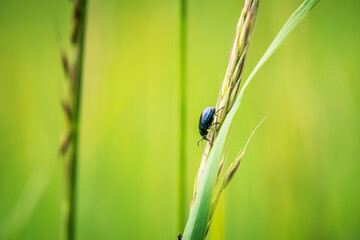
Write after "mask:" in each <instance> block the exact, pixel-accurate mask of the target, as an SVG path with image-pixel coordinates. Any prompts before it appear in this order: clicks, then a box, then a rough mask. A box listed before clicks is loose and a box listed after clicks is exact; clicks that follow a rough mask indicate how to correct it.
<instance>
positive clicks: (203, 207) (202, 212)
mask: <svg viewBox="0 0 360 240" xmlns="http://www.w3.org/2000/svg"><path fill="white" fill-rule="evenodd" d="M317 2H318V0H307V1H305V2H304V3H303V4H302V5H301V6H300V7H299V8H298V9H297V10H296V11H295V12H294V13H293V14H292V15H291V17H290V18H289V20H288V21H287V22H286V23H285V25H284V26H283V27H282V29H281V30H280V32H279V33H278V35H277V36H276V37H275V39H274V41H273V42H272V43H271V44H270V46H269V48H268V49H267V50H266V52H265V54H264V55H263V57H262V58H261V59H260V61H259V62H258V64H257V65H256V66H255V68H254V70H253V71H252V72H251V74H250V76H249V77H248V78H247V80H246V82H245V84H244V85H243V87H242V88H241V91H240V93H239V95H238V97H237V99H236V102H235V104H234V106H233V107H232V109H231V110H230V112H229V113H228V115H227V116H226V118H225V120H224V122H223V124H222V126H221V128H220V130H219V134H218V136H217V138H216V139H215V142H214V145H213V147H212V149H211V151H210V154H209V157H208V160H207V163H206V165H205V168H204V172H203V176H202V180H201V182H200V185H199V188H198V191H197V195H196V198H195V202H194V205H193V208H192V211H191V213H190V216H189V219H188V222H187V224H186V227H185V231H184V236H183V239H185V240H187V239H192V240H193V239H199V240H203V239H204V238H205V234H206V229H207V226H208V220H209V216H210V206H211V201H212V195H213V190H214V187H215V182H216V177H217V172H218V166H219V162H220V158H221V155H222V153H223V150H224V146H225V141H226V138H227V135H228V132H229V129H230V125H231V122H232V120H233V118H234V116H235V114H236V112H237V110H238V108H239V106H240V103H241V99H242V97H243V95H244V91H245V89H246V88H247V86H248V84H249V83H250V81H251V80H252V78H253V76H254V75H255V73H256V72H257V71H258V70H259V69H260V67H261V66H262V65H263V64H264V63H265V62H266V61H267V60H268V59H269V58H270V56H271V55H272V54H273V53H274V51H275V50H276V49H277V48H278V47H279V46H280V44H281V43H282V42H283V41H284V39H285V38H286V37H287V36H288V35H289V33H290V32H291V31H292V30H293V29H294V27H295V26H296V25H297V24H298V23H299V22H300V21H301V20H302V19H303V18H304V17H305V16H306V14H307V13H308V12H309V11H310V10H311V9H312V7H314V5H315V4H316V3H317Z"/></svg>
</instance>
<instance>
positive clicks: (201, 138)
mask: <svg viewBox="0 0 360 240" xmlns="http://www.w3.org/2000/svg"><path fill="white" fill-rule="evenodd" d="M203 139H204V137H202V138H201V139H200V140H199V141H198V142H197V145H198V146H199V142H201V141H202V140H203Z"/></svg>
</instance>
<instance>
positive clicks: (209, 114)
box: [197, 107, 222, 156]
mask: <svg viewBox="0 0 360 240" xmlns="http://www.w3.org/2000/svg"><path fill="white" fill-rule="evenodd" d="M220 109H222V108H220ZM220 109H219V110H220ZM219 110H218V111H219ZM218 111H216V108H215V107H207V108H205V109H204V111H202V113H201V115H200V120H199V133H200V135H201V139H200V140H199V141H198V142H197V145H198V146H199V143H200V142H201V149H202V152H203V154H204V155H205V156H206V154H205V152H204V144H203V140H206V141H208V142H209V143H210V145H211V142H210V140H209V139H208V138H207V137H206V136H207V135H208V132H209V129H210V128H211V127H212V126H214V125H217V124H220V123H219V122H215V123H212V122H213V121H214V116H215V115H216V114H217V112H218Z"/></svg>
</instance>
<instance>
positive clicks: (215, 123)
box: [210, 122, 220, 128]
mask: <svg viewBox="0 0 360 240" xmlns="http://www.w3.org/2000/svg"><path fill="white" fill-rule="evenodd" d="M217 124H220V123H219V122H214V123H213V124H211V125H210V128H211V127H212V126H214V125H217Z"/></svg>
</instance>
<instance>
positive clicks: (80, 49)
mask: <svg viewBox="0 0 360 240" xmlns="http://www.w3.org/2000/svg"><path fill="white" fill-rule="evenodd" d="M86 8H87V0H77V1H75V3H74V16H73V18H74V25H75V26H74V32H73V36H72V37H73V39H72V41H73V47H74V50H75V55H76V58H75V61H74V66H73V70H74V72H73V75H72V77H71V78H72V84H73V85H72V86H73V87H72V94H71V96H72V101H71V102H72V114H71V122H70V125H71V130H70V131H71V135H70V136H71V152H70V156H69V159H68V161H67V162H65V178H67V179H66V185H67V186H66V188H67V190H66V195H67V196H65V204H66V206H67V211H68V212H67V214H65V216H64V218H66V219H64V221H65V223H64V224H65V226H64V227H65V228H64V231H65V232H64V238H65V239H67V240H73V239H75V236H76V211H77V208H76V199H77V196H76V195H77V173H78V170H77V168H78V155H79V132H80V106H81V88H82V73H83V59H84V45H85V29H86Z"/></svg>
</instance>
